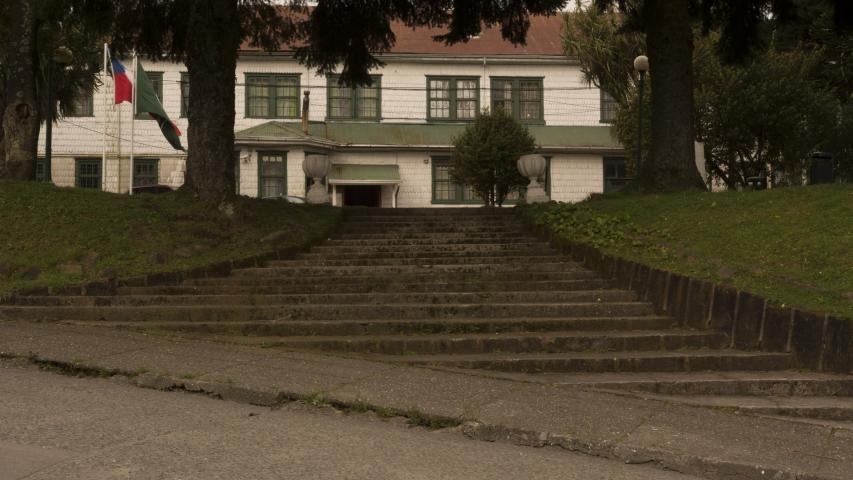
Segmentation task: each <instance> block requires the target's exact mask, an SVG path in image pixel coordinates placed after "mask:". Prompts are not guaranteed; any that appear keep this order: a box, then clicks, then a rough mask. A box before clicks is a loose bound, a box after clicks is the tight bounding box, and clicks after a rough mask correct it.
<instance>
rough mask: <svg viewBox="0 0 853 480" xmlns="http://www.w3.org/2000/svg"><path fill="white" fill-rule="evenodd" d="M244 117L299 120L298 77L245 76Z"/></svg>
mask: <svg viewBox="0 0 853 480" xmlns="http://www.w3.org/2000/svg"><path fill="white" fill-rule="evenodd" d="M246 117H248V118H299V75H266V74H263V75H262V74H254V73H252V74H246Z"/></svg>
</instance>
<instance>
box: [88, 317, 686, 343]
mask: <svg viewBox="0 0 853 480" xmlns="http://www.w3.org/2000/svg"><path fill="white" fill-rule="evenodd" d="M76 323H83V324H87V325H100V326H109V327H118V328H136V329H140V328H141V329H154V330H164V331H176V332H191V333H202V334H217V335H239V336H247V337H251V339H252V342H254V343H259V344H260V343H265V342H266V341H267V339H265V338H264V337H282V336H285V337H286V336H307V335H330V336H336V335H406V334H409V335H427V334H471V333H509V332H551V331H562V332H566V331H586V332H589V331H602V330H660V329H669V328H672V327H673V323H674V322H673V320H672V318H669V317H663V316H653V315H648V316H639V317H629V316H614V317H604V318H601V317H562V318H446V319H409V320H397V319H379V320H368V321H364V320H336V321H332V320H310V321H298V320H292V321H284V320H282V321H243V322H228V321H222V322H219V321H203V320H202V321H184V322H176V321H171V322H163V321H148V322H131V321H128V320H126V319H125V320H116V321H83V322H76ZM256 338H257V339H256Z"/></svg>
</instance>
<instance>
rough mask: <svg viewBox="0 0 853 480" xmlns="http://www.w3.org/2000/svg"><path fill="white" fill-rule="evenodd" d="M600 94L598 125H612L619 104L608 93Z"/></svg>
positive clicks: (602, 91)
mask: <svg viewBox="0 0 853 480" xmlns="http://www.w3.org/2000/svg"><path fill="white" fill-rule="evenodd" d="M599 92H600V105H601V118H600V119H599V122H600V123H614V122H615V121H616V114H617V112H618V111H619V103H618V102H616V99H615V98H613V97H612V96H611V95H610V94H609V93H607V92H605V91H604V90H599Z"/></svg>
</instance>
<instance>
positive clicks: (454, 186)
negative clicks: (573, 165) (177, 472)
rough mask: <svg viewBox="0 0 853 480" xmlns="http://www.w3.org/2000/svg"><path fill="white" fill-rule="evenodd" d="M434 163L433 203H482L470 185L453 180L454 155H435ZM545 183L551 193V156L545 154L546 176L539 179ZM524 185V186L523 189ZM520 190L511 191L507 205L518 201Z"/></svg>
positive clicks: (546, 189) (432, 161) (547, 190)
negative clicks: (451, 171) (451, 175)
mask: <svg viewBox="0 0 853 480" xmlns="http://www.w3.org/2000/svg"><path fill="white" fill-rule="evenodd" d="M431 163H432V203H433V204H482V203H483V201H482V200H480V198H479V197H477V195H476V194H475V193H474V190H473V189H472V188H471V187H470V186H468V185H463V184H459V183H455V182H453V179H451V178H450V169H451V168H452V167H453V159H452V157H449V156H446V155H440V156H433V157H432V159H431ZM539 181H540V182H544V184H545V192H546V193H547V194H548V195H549V196H550V195H551V156H547V155H546V156H545V174H544V178H540V179H539ZM523 189H524V187H522V190H523ZM518 198H519V192H511V193H510V194H509V195H507V198H506V199H505V200H504V204H505V205H513V204H515V203H517V202H518Z"/></svg>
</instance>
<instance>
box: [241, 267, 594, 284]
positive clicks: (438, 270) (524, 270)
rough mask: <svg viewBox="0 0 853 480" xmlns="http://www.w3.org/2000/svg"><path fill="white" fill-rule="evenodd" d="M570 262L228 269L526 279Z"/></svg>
mask: <svg viewBox="0 0 853 480" xmlns="http://www.w3.org/2000/svg"><path fill="white" fill-rule="evenodd" d="M583 271H585V270H583V269H582V268H581V267H579V266H578V265H577V264H576V263H574V262H571V263H570V262H547V263H545V262H543V263H530V264H504V263H471V264H451V265H357V266H338V267H335V266H329V267H324V266H317V265H310V266H309V265H303V266H298V265H297V266H292V267H255V268H242V269H237V270H233V271H232V276H234V277H297V278H298V277H300V276H303V275H323V276H327V281H329V282H331V281H332V280H333V278H334V277H338V276H350V275H365V274H366V273H370V274H371V275H395V276H396V275H412V274H425V273H435V274H437V275H442V274H450V273H454V274H460V273H467V274H504V275H515V276H516V277H517V278H519V279H521V278H528V274H532V273H546V272H561V273H579V272H583Z"/></svg>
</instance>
